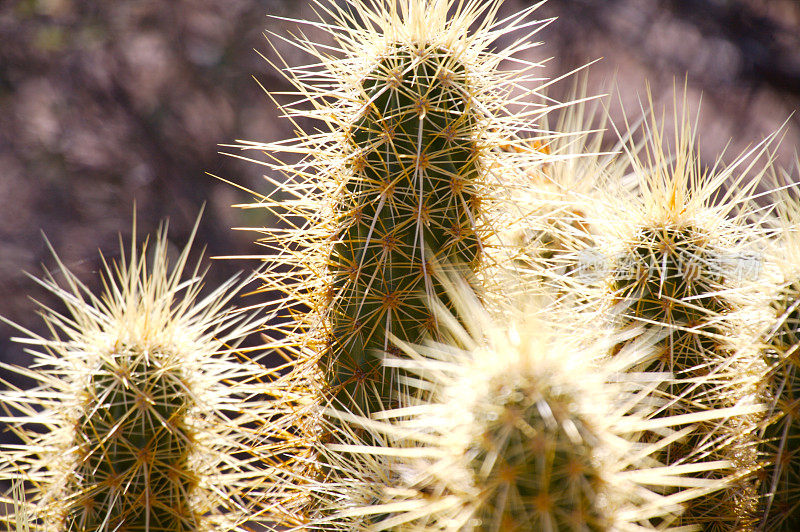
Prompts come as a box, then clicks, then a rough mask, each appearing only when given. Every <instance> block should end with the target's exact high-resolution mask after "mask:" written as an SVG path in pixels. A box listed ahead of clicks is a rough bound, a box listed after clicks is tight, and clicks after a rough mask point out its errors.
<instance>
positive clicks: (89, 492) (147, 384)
mask: <svg viewBox="0 0 800 532" xmlns="http://www.w3.org/2000/svg"><path fill="white" fill-rule="evenodd" d="M162 357H163V355H161V354H158V353H155V352H150V353H145V352H144V351H142V350H141V349H139V348H131V347H125V346H122V347H121V348H120V349H119V351H118V352H116V353H114V354H112V355H110V356H108V357H106V358H104V359H103V361H102V362H101V364H100V367H99V368H98V369H97V371H96V372H95V373H94V374H93V375H92V376H91V378H90V381H89V387H88V388H87V389H86V392H85V397H86V403H85V405H84V407H83V413H82V415H81V417H80V418H79V421H78V424H77V427H76V436H75V437H76V440H75V445H76V447H77V448H79V449H80V450H81V453H80V456H81V459H80V464H79V465H78V468H77V470H76V472H75V475H74V478H73V486H72V488H73V490H72V491H74V493H75V501H76V503H75V504H74V505H73V506H72V509H71V510H70V511H69V513H68V514H67V515H66V519H65V528H64V529H65V530H68V531H70V532H73V531H74V532H89V531H97V530H106V529H107V530H116V531H127V532H161V531H163V532H179V531H180V532H182V531H187V532H188V531H196V530H199V527H198V516H196V515H194V513H193V512H192V511H191V510H190V509H189V508H190V506H189V500H188V497H189V496H190V493H191V491H192V488H193V486H194V485H195V484H196V479H195V476H194V475H193V474H192V473H191V470H190V469H189V467H188V456H189V451H190V449H191V447H192V444H193V438H192V431H191V430H190V429H189V427H188V426H187V425H186V420H185V416H186V413H187V411H188V409H189V408H190V407H191V404H192V400H191V396H190V395H189V394H188V393H187V390H186V384H185V383H184V381H183V378H182V376H181V375H180V374H176V373H175V370H174V369H171V368H165V367H162V364H161V362H162Z"/></svg>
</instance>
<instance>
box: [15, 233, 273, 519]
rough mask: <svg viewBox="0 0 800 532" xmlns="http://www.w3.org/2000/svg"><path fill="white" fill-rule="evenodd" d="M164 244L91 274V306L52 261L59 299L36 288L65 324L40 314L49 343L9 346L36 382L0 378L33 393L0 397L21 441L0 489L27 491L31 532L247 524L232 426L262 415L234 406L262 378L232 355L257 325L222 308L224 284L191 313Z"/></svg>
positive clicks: (184, 256) (238, 444)
mask: <svg viewBox="0 0 800 532" xmlns="http://www.w3.org/2000/svg"><path fill="white" fill-rule="evenodd" d="M195 230H196V226H195ZM134 233H135V231H134ZM166 234H167V227H166V225H165V226H163V228H162V229H161V230H160V232H159V233H158V236H157V238H156V242H155V246H154V249H153V255H152V257H153V258H152V266H151V267H150V268H148V264H147V262H146V260H145V258H144V255H145V253H146V252H147V244H145V245H144V246H143V249H142V250H141V257H140V256H139V251H138V250H137V247H136V244H135V243H134V244H132V246H131V250H130V258H129V259H127V260H126V259H125V258H124V257H125V250H124V249H122V250H121V252H122V256H123V259H122V260H121V261H120V262H119V263H118V264H115V265H108V264H105V263H104V264H105V279H104V286H105V293H104V294H103V296H102V297H97V296H94V295H92V294H91V293H90V292H89V290H88V288H87V287H86V286H85V285H84V284H82V283H81V281H80V280H79V279H78V278H77V277H76V276H75V275H74V274H72V273H71V272H70V271H69V270H68V269H67V268H66V267H65V266H64V264H63V263H61V262H60V261H58V258H57V257H56V260H57V261H58V268H59V271H60V273H61V274H62V275H63V278H64V280H65V281H64V283H65V287H62V286H61V285H59V283H58V282H57V281H56V280H55V279H54V278H52V277H49V276H48V277H47V278H45V279H43V280H41V281H39V282H40V284H41V285H42V286H44V287H45V288H47V289H48V290H49V291H51V292H52V293H53V294H55V295H56V296H57V297H58V298H59V299H60V300H61V301H62V302H63V303H64V304H65V305H66V307H67V309H68V311H69V314H60V313H57V312H55V311H53V310H50V309H47V308H45V309H44V313H43V315H44V318H45V321H46V322H47V325H48V327H49V328H50V330H51V331H52V332H53V335H54V336H53V339H46V338H43V337H39V336H37V335H34V334H32V333H27V331H24V330H23V332H26V333H27V334H28V337H27V338H22V339H17V340H18V341H20V342H23V343H26V344H29V345H34V346H39V347H40V348H42V349H44V351H43V352H37V353H36V355H37V359H36V366H37V367H39V368H43V369H31V370H26V369H22V368H15V367H8V366H6V369H10V370H12V371H16V372H17V373H20V374H22V375H25V376H27V377H30V378H33V379H34V380H36V381H37V382H38V383H39V386H38V387H37V388H34V389H32V390H15V389H9V390H6V391H3V392H2V393H0V397H2V400H3V402H4V404H5V405H6V407H7V409H8V410H9V411H11V412H14V413H16V415H13V416H10V417H6V418H4V419H3V420H4V421H5V422H7V423H9V424H10V426H12V427H13V429H14V431H15V432H16V433H17V434H18V435H19V436H20V437H21V439H22V440H23V442H24V443H23V445H21V446H6V447H5V448H4V449H3V454H2V455H1V458H0V478H3V479H22V480H24V481H25V482H26V483H28V484H27V486H28V487H29V489H30V492H29V493H27V502H26V503H24V504H23V510H24V513H27V514H28V516H29V519H30V522H31V525H32V526H33V523H35V527H34V529H35V530H44V531H47V532H54V531H59V532H68V531H69V532H83V531H85V532H90V531H91V532H95V531H100V530H109V531H111V530H127V531H132V532H133V531H142V532H145V531H156V530H164V531H170V532H176V531H187V532H189V531H192V532H193V531H198V532H199V531H210V530H214V531H218V530H243V528H242V527H241V525H243V524H244V523H245V522H246V521H247V520H248V519H249V517H250V516H249V510H248V509H247V505H248V504H249V502H248V497H247V496H246V495H247V493H248V492H249V491H252V493H254V494H255V493H257V490H256V489H255V484H254V482H255V479H257V478H258V476H259V475H260V472H259V471H258V469H257V468H256V467H255V466H253V465H251V463H250V462H252V460H249V459H247V458H241V459H240V458H237V453H241V452H242V451H244V450H246V449H248V448H249V445H248V443H247V440H248V438H249V436H248V435H247V431H246V430H245V429H244V427H245V426H246V424H248V423H253V422H254V421H257V420H258V419H259V417H260V416H265V415H266V409H265V408H264V407H263V406H260V404H259V403H257V402H254V401H250V402H247V400H248V397H250V396H253V395H255V394H256V393H257V387H253V388H252V389H251V384H248V383H247V381H248V380H254V379H258V378H261V377H265V376H266V373H265V371H264V370H262V369H261V368H260V367H259V366H258V365H257V364H255V363H252V362H250V361H248V360H247V359H245V358H244V357H243V355H242V356H240V355H236V354H234V353H235V352H234V351H233V347H235V345H236V344H237V343H239V342H240V341H241V340H242V339H243V338H244V336H245V335H246V334H248V333H250V332H252V331H254V330H256V329H257V328H258V327H259V326H260V319H259V318H258V317H257V315H248V314H245V313H242V312H232V311H226V310H225V309H224V306H225V305H226V304H227V303H228V302H229V301H230V299H231V298H232V297H233V291H232V289H233V288H235V287H237V288H238V287H239V286H241V285H239V286H237V282H236V281H235V279H231V280H230V281H228V282H226V283H224V284H223V285H222V286H220V287H219V288H217V289H216V290H214V291H213V292H211V293H210V294H209V295H207V296H206V297H204V298H203V299H202V300H198V296H199V292H200V289H201V286H202V285H201V281H202V277H203V276H202V273H200V272H199V271H198V270H197V269H195V270H194V271H193V272H192V273H191V276H190V277H189V278H188V279H184V278H182V276H183V271H184V268H185V266H186V263H187V260H188V255H189V250H190V247H189V245H187V247H186V248H185V249H184V250H183V252H182V253H181V255H180V256H179V258H178V260H177V264H176V265H175V267H173V268H172V269H170V267H169V264H168V260H167V252H168V242H167V239H166ZM193 238H194V233H193V234H192V238H191V239H193ZM134 239H135V236H134ZM191 239H190V240H191ZM12 325H13V324H12ZM237 383H238V384H237ZM41 427H44V428H45V429H47V431H46V432H42V431H41ZM17 526H19V523H17Z"/></svg>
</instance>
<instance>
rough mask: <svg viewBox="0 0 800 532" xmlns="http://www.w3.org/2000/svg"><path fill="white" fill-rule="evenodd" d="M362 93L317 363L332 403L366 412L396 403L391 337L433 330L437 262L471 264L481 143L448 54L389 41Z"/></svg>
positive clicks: (463, 83) (463, 80)
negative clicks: (388, 366) (386, 362)
mask: <svg viewBox="0 0 800 532" xmlns="http://www.w3.org/2000/svg"><path fill="white" fill-rule="evenodd" d="M362 88H363V95H362V97H363V100H364V106H363V112H362V113H361V115H360V116H359V117H358V118H357V119H356V120H355V122H354V123H353V125H352V127H351V128H350V131H349V142H350V146H351V149H352V152H353V155H352V159H351V165H352V172H353V175H352V177H350V179H349V180H348V181H347V182H346V186H345V187H344V190H343V193H342V195H341V196H340V198H339V203H338V212H337V216H338V220H339V222H340V227H341V229H340V231H339V233H338V235H337V241H336V243H335V244H334V246H333V249H332V253H331V256H330V262H329V269H330V271H331V274H332V285H331V291H330V295H329V297H330V298H331V310H330V322H331V326H330V333H331V334H330V338H329V343H330V345H329V347H328V348H327V349H326V352H325V353H324V355H323V357H322V359H321V366H322V369H323V371H324V372H325V373H326V374H327V377H328V382H329V384H330V386H331V389H332V394H333V396H334V397H335V399H336V400H337V402H338V403H340V404H344V405H346V406H348V407H350V408H355V409H357V410H360V411H361V412H364V413H369V412H373V411H376V410H380V409H383V408H385V407H387V406H388V405H389V404H391V402H392V401H393V389H392V387H393V386H397V383H396V382H392V381H393V379H392V378H391V377H389V376H386V375H384V371H385V370H384V369H383V368H382V367H381V358H382V354H383V353H385V352H386V351H391V350H392V349H393V347H392V346H393V342H392V341H391V340H390V335H394V336H395V337H396V338H398V339H400V340H402V341H407V342H418V341H420V340H421V339H422V338H423V336H424V335H425V334H430V333H433V332H434V331H435V328H436V326H435V321H434V318H433V317H432V315H431V312H430V310H429V306H428V302H429V301H432V300H434V299H438V300H440V301H445V302H446V301H447V297H446V293H445V291H444V290H443V288H442V286H441V285H440V283H438V282H437V280H436V279H435V278H434V276H433V275H432V273H433V270H434V267H435V265H439V266H444V265H446V266H447V267H454V268H465V267H474V266H475V265H476V264H477V261H478V258H479V248H480V245H479V240H478V235H477V232H476V227H475V220H476V218H477V215H478V204H477V201H476V198H477V196H476V194H475V190H474V187H475V184H474V183H475V180H476V178H477V175H478V162H477V161H478V146H477V144H476V142H475V140H474V139H475V136H476V134H475V127H476V126H475V122H476V120H475V117H474V114H473V109H471V103H472V102H471V100H470V96H469V90H468V79H467V74H466V69H465V68H464V67H463V66H462V65H461V64H459V62H458V61H457V60H455V59H453V58H452V54H450V53H448V52H446V51H444V50H440V49H436V48H425V47H420V48H419V49H416V48H415V49H409V48H407V47H401V46H399V45H396V46H395V47H394V48H393V49H392V50H391V51H390V52H389V53H386V54H385V55H384V58H383V59H382V60H381V61H380V62H379V63H378V64H377V65H376V67H375V68H374V69H373V70H372V71H371V73H370V74H369V75H368V76H367V77H366V79H365V80H364V81H363V83H362ZM426 298H427V299H426ZM434 336H435V334H434ZM353 402H354V403H355V406H353Z"/></svg>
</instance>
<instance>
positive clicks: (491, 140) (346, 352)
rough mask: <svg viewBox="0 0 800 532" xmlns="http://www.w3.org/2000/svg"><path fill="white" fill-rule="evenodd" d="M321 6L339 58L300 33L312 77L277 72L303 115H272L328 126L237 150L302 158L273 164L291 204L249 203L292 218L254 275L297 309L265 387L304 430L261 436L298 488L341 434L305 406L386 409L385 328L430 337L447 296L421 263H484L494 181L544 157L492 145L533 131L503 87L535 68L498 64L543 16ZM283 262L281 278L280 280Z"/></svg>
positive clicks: (474, 9)
mask: <svg viewBox="0 0 800 532" xmlns="http://www.w3.org/2000/svg"><path fill="white" fill-rule="evenodd" d="M320 5H321V7H323V9H324V11H325V12H326V13H327V14H328V15H329V16H330V18H331V19H332V22H330V23H324V24H316V26H317V27H318V28H319V29H322V30H325V31H328V32H329V33H331V34H332V37H333V38H334V40H335V41H336V43H337V44H338V45H339V46H340V48H341V49H340V52H341V57H331V56H330V55H329V51H328V50H329V49H330V48H329V47H328V46H322V45H318V44H316V43H315V42H313V41H310V40H305V41H302V43H301V44H300V45H299V46H300V47H301V48H303V49H304V50H306V51H308V52H310V53H311V54H312V55H314V56H315V57H316V58H317V59H318V60H319V65H320V67H319V68H317V69H311V70H312V71H313V74H310V73H309V67H302V68H297V69H290V79H291V81H292V82H293V84H294V85H295V86H296V87H297V88H298V89H299V93H300V95H301V98H302V102H303V104H308V103H310V105H311V106H312V107H313V108H312V109H311V110H309V109H307V108H304V107H303V106H302V105H299V104H298V105H291V106H288V107H287V108H285V111H286V114H287V115H291V116H298V115H299V116H303V117H308V118H318V119H322V120H325V121H326V122H327V125H328V127H329V131H328V132H323V133H319V134H304V133H302V132H301V133H300V136H299V139H298V140H296V141H294V142H290V143H289V144H288V145H287V144H284V143H278V144H272V145H269V144H259V143H248V144H245V145H243V147H245V148H251V149H262V150H265V151H271V152H273V153H275V152H283V153H287V152H289V153H291V152H298V153H301V154H304V155H306V157H305V158H303V160H302V161H301V162H299V163H296V164H293V165H282V164H278V163H275V164H272V165H271V166H272V167H273V168H274V169H276V170H279V171H282V172H284V173H286V174H288V177H289V179H288V180H286V181H285V182H278V181H277V180H274V181H273V184H275V185H276V186H277V189H278V190H279V191H280V193H282V194H283V195H284V196H289V197H293V198H296V199H295V200H293V201H290V202H278V201H275V200H272V199H269V198H265V199H264V200H263V201H262V202H260V203H258V204H256V206H267V207H268V208H269V209H270V210H271V211H273V212H276V213H280V216H281V217H282V219H283V220H285V221H286V222H287V224H288V225H289V227H288V228H286V227H283V228H272V229H265V230H264V232H265V233H267V234H268V237H267V238H265V239H264V240H263V242H264V244H265V245H267V246H269V247H271V248H273V249H276V250H277V251H276V253H274V254H271V255H267V256H265V257H264V259H265V261H266V262H267V263H269V264H271V265H272V267H270V268H268V270H269V271H270V275H269V276H267V277H265V281H266V283H267V285H268V287H269V288H273V289H276V290H280V291H282V292H284V293H285V294H286V298H285V299H284V300H283V301H282V304H283V305H285V306H287V307H294V308H297V307H296V306H304V307H305V310H306V311H307V312H295V313H293V314H292V316H290V318H289V319H288V321H287V322H286V323H283V324H281V325H280V326H278V327H277V331H275V333H274V336H275V338H276V339H277V340H276V342H275V344H274V345H275V347H276V348H278V349H281V350H283V351H285V352H287V358H288V359H290V360H293V362H292V364H293V366H294V368H293V369H292V372H291V375H289V376H287V377H285V378H283V379H281V380H280V382H276V383H275V389H278V390H282V391H281V392H280V394H279V395H280V396H281V398H279V399H278V401H277V403H278V404H281V405H283V406H281V407H279V408H283V409H284V411H285V412H286V413H287V419H288V418H291V417H294V419H295V420H296V421H295V423H296V425H297V427H302V428H299V429H298V428H297V427H295V428H294V429H292V428H290V423H288V422H284V421H281V422H280V423H282V425H281V426H280V428H278V427H277V426H273V427H271V429H270V430H271V431H273V432H282V433H283V434H284V435H285V438H284V436H281V437H279V438H278V440H280V441H277V440H274V441H275V443H274V445H275V447H276V448H283V449H288V448H293V449H294V451H292V452H289V453H288V454H292V453H294V455H295V457H297V456H301V455H302V456H303V457H304V458H303V459H302V460H301V459H299V458H295V459H291V460H294V463H295V464H297V465H298V466H299V467H300V469H299V470H297V471H295V472H292V473H286V474H287V475H289V476H291V479H290V482H288V483H287V484H286V490H289V491H291V490H301V491H302V490H307V488H303V487H301V486H303V485H305V483H306V481H307V480H308V479H309V478H313V477H314V475H315V473H314V472H313V469H314V467H313V466H314V464H313V460H311V458H310V454H309V452H308V451H307V447H308V446H309V445H310V446H314V445H318V444H319V443H326V442H327V443H332V442H335V440H336V439H337V438H338V433H339V432H340V431H347V430H348V427H341V426H336V423H332V421H331V419H330V418H326V417H325V416H324V415H322V413H321V411H320V410H316V411H315V410H314V407H313V404H316V405H318V407H319V408H324V407H326V406H328V404H331V405H333V406H334V407H336V408H340V409H344V410H346V411H350V412H354V413H356V414H364V415H368V414H370V413H374V412H379V411H381V410H383V409H385V408H388V407H390V406H391V405H392V404H394V402H395V401H396V400H397V397H398V394H399V392H400V388H401V387H400V384H399V379H400V376H401V373H402V371H400V370H397V369H388V368H384V367H383V366H382V364H381V361H382V359H383V356H384V354H385V353H386V352H394V351H395V349H394V348H393V346H392V344H391V342H390V341H389V338H390V336H393V337H396V338H398V339H400V340H401V341H406V342H419V341H422V339H423V338H424V337H425V336H427V335H431V336H433V337H436V335H437V323H436V320H435V318H434V316H433V315H432V314H431V313H430V312H429V310H428V305H427V302H430V301H432V300H435V299H441V300H444V301H446V300H447V294H446V292H445V291H444V290H443V289H442V287H441V286H440V285H439V284H438V281H436V279H435V278H434V277H433V276H432V271H433V269H434V268H436V267H442V268H443V267H446V268H448V269H451V270H454V271H458V272H459V273H460V274H461V275H463V276H465V277H467V278H470V279H471V282H476V281H475V280H476V279H477V278H479V277H480V276H481V272H483V271H484V270H485V269H486V265H487V264H490V263H491V261H492V260H493V259H492V258H491V257H490V256H489V255H490V253H489V251H488V250H487V249H486V247H487V246H486V245H485V242H486V241H487V235H489V234H492V233H494V232H496V231H497V227H496V226H495V225H493V220H492V218H491V216H490V215H489V211H490V209H488V207H487V205H490V204H493V203H495V202H502V201H507V200H509V198H510V197H512V196H513V195H514V191H513V189H512V188H511V187H497V188H493V187H492V186H491V185H493V184H495V183H494V181H498V182H499V180H500V179H501V178H502V176H500V175H499V174H500V172H499V170H498V169H499V168H501V167H505V166H507V165H508V163H509V161H510V160H516V161H519V162H523V161H530V160H531V159H535V160H537V161H541V160H544V159H546V155H545V154H542V153H533V154H532V153H527V152H525V153H522V152H521V153H513V154H512V153H507V152H503V151H502V150H500V146H504V145H508V144H515V143H516V144H521V142H522V141H521V140H520V139H519V138H518V137H517V134H518V133H520V130H521V129H523V128H526V127H530V126H526V125H525V121H527V120H530V119H531V118H535V116H536V115H537V114H538V113H543V112H544V111H545V109H544V108H540V109H528V108H527V106H526V105H522V106H521V109H517V108H515V107H517V106H518V104H517V102H515V101H514V100H513V99H512V98H511V96H510V93H511V91H512V90H513V89H514V87H515V86H516V85H518V84H522V83H527V82H528V81H529V79H528V77H529V75H528V73H527V72H528V71H529V70H531V69H533V68H535V67H538V66H539V65H537V64H535V63H525V67H524V68H523V70H522V71H521V72H518V73H516V74H515V78H514V80H513V81H511V80H510V79H508V77H507V73H504V72H502V71H498V70H497V65H498V63H499V62H500V61H502V60H504V59H508V58H513V56H514V55H515V54H516V53H517V52H519V51H521V50H523V49H525V48H527V47H530V46H531V43H530V41H529V37H530V36H531V35H532V34H534V33H535V32H536V31H538V29H539V28H540V27H541V24H535V23H531V22H528V21H526V20H525V19H526V17H527V16H528V14H529V13H530V12H531V11H532V10H533V9H534V8H535V7H536V6H532V7H531V8H528V9H525V10H524V11H522V12H521V13H518V14H516V15H515V16H513V17H511V18H508V19H506V20H505V21H502V22H498V21H496V20H495V15H496V12H497V10H498V9H499V5H500V2H499V1H498V0H493V1H491V2H485V3H483V2H466V3H461V2H453V1H450V0H399V1H397V2H388V3H385V4H384V3H383V2H375V3H372V2H362V1H360V0H352V1H351V2H348V3H347V4H346V6H345V7H338V6H336V5H333V4H332V3H331V5H327V3H325V4H320ZM356 14H357V15H356ZM473 25H475V26H477V29H475V30H474V31H470V28H471V27H472V26H473ZM521 27H528V29H527V30H525V31H526V33H525V35H523V36H522V37H521V38H520V39H518V40H517V41H515V42H512V43H510V45H509V46H507V47H505V48H503V49H502V50H501V51H498V52H490V51H489V49H488V48H489V45H490V43H492V41H493V40H494V39H496V38H498V37H500V36H501V35H503V34H505V33H508V32H512V31H514V30H515V29H517V28H521ZM522 133H523V134H524V133H527V132H525V131H522ZM445 265H446V266H445ZM287 266H288V267H289V269H290V270H291V273H290V274H289V275H288V276H287V274H285V273H282V272H285V270H286V268H287ZM294 308H292V310H294ZM314 394H318V395H317V396H316V397H315V398H314V399H312V400H311V401H310V402H309V401H308V400H307V399H304V397H306V398H307V397H309V396H310V395H314ZM331 424H332V426H331ZM298 434H299V436H298ZM282 438H283V439H282ZM363 438H364V443H371V442H373V441H374V440H373V438H372V437H371V436H369V435H367V434H364V435H363ZM276 465H277V464H276ZM323 469H324V468H323ZM317 474H318V475H323V476H324V475H325V474H327V473H326V472H318V473H317ZM289 484H291V485H289ZM276 498H278V499H281V500H285V501H286V502H285V504H286V508H287V511H288V508H289V507H291V506H292V505H293V504H295V503H296V502H297V500H298V499H297V498H296V497H294V496H293V495H289V494H288V492H286V493H283V494H276ZM288 513H290V514H291V513H292V512H291V511H288ZM300 513H302V512H300ZM282 519H288V520H290V521H291V520H293V519H294V518H292V517H288V516H284V517H282ZM297 522H300V523H302V522H303V518H302V517H297Z"/></svg>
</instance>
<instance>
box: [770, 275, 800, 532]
mask: <svg viewBox="0 0 800 532" xmlns="http://www.w3.org/2000/svg"><path fill="white" fill-rule="evenodd" d="M798 293H800V282H795V283H794V284H792V285H791V286H789V287H788V288H787V289H785V290H784V291H783V293H782V295H781V297H780V298H779V299H778V301H776V303H775V305H774V306H775V310H776V314H777V316H778V317H779V319H780V320H781V325H780V327H779V328H778V330H777V331H776V333H775V336H774V337H773V339H772V342H771V343H772V347H773V348H774V352H775V353H776V356H775V359H774V360H773V361H772V367H771V368H770V369H771V372H770V375H771V376H772V381H773V382H772V387H773V393H774V394H775V396H776V397H775V399H776V400H777V412H776V413H777V414H779V415H780V416H781V417H780V418H779V419H778V420H777V422H775V423H771V424H770V425H768V426H767V429H766V432H765V435H764V436H765V437H764V440H765V442H766V443H765V446H766V449H765V450H766V454H767V456H768V460H769V461H770V462H771V463H770V466H769V467H767V468H766V473H767V474H766V475H765V480H764V482H763V484H762V489H763V491H764V492H765V497H764V502H765V503H766V504H768V509H767V511H766V515H765V526H766V528H765V529H766V530H774V531H776V532H789V531H793V530H800V306H798V299H797V294H798Z"/></svg>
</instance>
